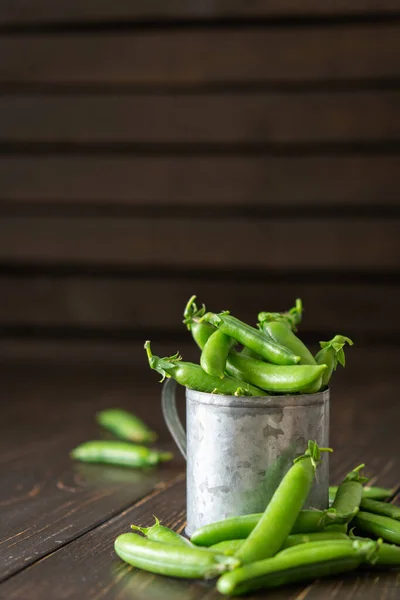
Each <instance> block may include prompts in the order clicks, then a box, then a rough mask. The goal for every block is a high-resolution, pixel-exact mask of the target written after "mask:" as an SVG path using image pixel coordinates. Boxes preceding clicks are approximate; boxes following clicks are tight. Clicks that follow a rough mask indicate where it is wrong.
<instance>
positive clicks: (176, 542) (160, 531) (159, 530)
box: [131, 517, 194, 548]
mask: <svg viewBox="0 0 400 600" xmlns="http://www.w3.org/2000/svg"><path fill="white" fill-rule="evenodd" d="M154 518H155V521H156V522H155V523H154V525H152V526H151V527H139V526H138V525H131V529H133V530H134V531H140V533H142V534H143V535H144V536H146V538H147V539H148V540H151V541H152V542H162V543H164V544H170V545H172V546H186V547H188V546H189V547H190V548H194V545H193V544H191V543H190V542H189V540H187V539H186V538H184V537H183V536H182V535H179V533H176V531H173V530H172V529H170V528H169V527H165V526H164V525H161V523H160V521H159V519H157V517H154Z"/></svg>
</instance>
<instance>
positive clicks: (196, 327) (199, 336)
mask: <svg viewBox="0 0 400 600" xmlns="http://www.w3.org/2000/svg"><path fill="white" fill-rule="evenodd" d="M195 300H196V296H192V297H191V298H189V300H188V303H187V304H186V307H185V310H184V312H183V322H184V324H185V325H186V327H187V328H188V330H189V331H190V332H191V334H192V337H193V339H194V341H195V342H196V344H197V345H198V347H199V348H200V350H203V348H204V346H205V345H206V342H207V340H208V338H209V337H210V336H211V335H212V334H213V333H214V331H216V328H215V327H214V326H213V325H210V323H206V322H202V323H200V319H201V317H203V316H204V314H205V312H206V307H205V306H204V304H203V305H202V307H201V308H198V306H197V304H196V302H195Z"/></svg>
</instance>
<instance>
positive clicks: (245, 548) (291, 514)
mask: <svg viewBox="0 0 400 600" xmlns="http://www.w3.org/2000/svg"><path fill="white" fill-rule="evenodd" d="M324 451H331V449H330V448H319V446H318V445H317V444H316V443H315V442H312V441H309V442H308V448H307V450H306V452H305V453H304V454H303V455H302V456H299V457H298V458H296V459H295V460H294V461H293V463H294V464H293V466H292V467H291V468H290V469H289V471H288V472H287V473H286V475H285V476H284V478H283V479H282V481H281V483H280V485H279V487H278V488H277V490H276V491H275V493H274V495H273V496H272V499H271V501H270V503H269V504H268V506H267V508H266V509H265V512H264V513H263V516H262V517H261V519H260V520H259V522H258V523H257V525H256V527H255V528H254V529H253V531H252V532H251V533H250V535H249V537H248V538H247V539H246V540H245V541H244V542H243V545H242V546H241V547H240V548H239V550H238V551H237V553H236V554H235V556H236V557H237V558H238V559H239V560H240V562H242V563H250V562H254V561H257V560H262V559H264V558H268V557H270V556H273V555H274V554H275V553H276V552H278V550H279V549H280V548H281V546H282V544H283V543H284V541H285V539H286V538H287V536H288V535H289V533H290V532H291V530H292V528H293V526H294V524H295V522H296V519H297V517H298V516H299V513H300V511H301V509H302V507H303V505H304V503H305V501H306V500H307V497H308V495H309V493H310V490H311V487H312V484H313V481H314V477H315V473H316V469H317V465H318V464H319V462H320V460H321V452H324Z"/></svg>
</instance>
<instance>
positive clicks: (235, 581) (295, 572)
mask: <svg viewBox="0 0 400 600" xmlns="http://www.w3.org/2000/svg"><path fill="white" fill-rule="evenodd" d="M378 547H379V544H378V543H377V542H374V541H372V540H366V541H364V542H362V541H359V540H353V541H352V540H337V541H330V542H313V543H309V544H302V545H301V546H297V547H295V548H289V549H287V550H283V551H282V552H278V554H277V555H276V556H274V557H273V558H267V559H264V560H259V561H256V562H253V563H251V564H246V565H244V566H242V567H239V568H238V569H235V570H234V571H232V572H231V573H225V574H224V575H221V577H220V578H219V579H218V582H217V590H218V591H219V592H220V593H221V594H226V595H229V596H239V595H242V594H246V593H248V592H252V591H255V590H258V589H263V588H270V587H279V586H281V585H286V584H291V583H297V582H299V581H309V580H313V579H318V578H320V577H324V576H331V575H334V574H336V573H344V572H347V571H352V570H354V569H356V568H357V567H358V566H360V565H361V564H362V563H363V562H365V561H366V560H373V557H374V555H376V553H377V551H378Z"/></svg>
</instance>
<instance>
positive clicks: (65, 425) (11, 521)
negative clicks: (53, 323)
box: [0, 369, 182, 596]
mask: <svg viewBox="0 0 400 600" xmlns="http://www.w3.org/2000/svg"><path fill="white" fill-rule="evenodd" d="M90 372H91V375H90V374H89V373H90ZM18 373H19V375H21V371H15V370H13V369H10V370H9V371H8V372H4V373H2V377H1V379H2V384H1V390H2V396H3V398H6V399H7V403H5V405H6V407H7V415H6V416H4V420H3V421H2V423H3V425H2V426H1V428H0V431H1V436H0V510H1V515H2V517H1V525H0V580H3V579H4V578H7V577H9V576H10V575H12V574H13V573H15V572H16V571H19V570H20V569H21V568H25V567H26V566H27V565H29V564H30V563H32V562H35V561H37V560H39V559H40V558H41V557H42V556H45V555H46V554H48V553H49V552H52V551H53V550H55V549H56V548H59V547H61V546H62V545H64V544H66V543H68V542H69V541H71V540H72V539H74V538H75V537H77V536H78V535H81V534H82V533H83V532H84V531H88V530H90V529H91V528H93V527H94V526H96V525H98V524H99V523H102V522H104V521H105V520H107V519H108V518H110V516H112V515H114V514H117V513H118V512H120V511H121V510H122V509H123V508H125V507H127V506H129V505H131V504H132V503H134V502H136V501H137V500H138V499H139V498H141V497H143V496H145V495H148V494H151V493H152V492H153V491H154V489H160V486H161V487H163V486H164V485H165V482H167V481H170V480H173V479H174V478H176V477H177V476H178V475H179V473H180V471H181V469H182V463H181V462H180V461H179V459H178V457H177V460H176V461H175V462H174V463H170V464H165V465H164V466H162V467H161V468H157V469H154V470H150V471H147V472H146V471H140V470H134V469H124V468H110V467H102V466H99V465H85V464H80V463H73V462H72V461H71V459H70V458H69V454H68V453H69V451H70V450H71V449H72V448H74V447H75V446H76V445H77V444H78V443H81V442H82V441H85V440H86V439H93V438H94V439H96V438H99V437H100V438H102V437H104V435H105V434H104V432H101V431H100V430H99V428H98V427H97V426H96V425H95V423H94V414H95V412H96V411H97V410H99V409H101V408H105V407H110V406H112V405H115V403H118V405H122V406H125V407H126V408H128V407H129V408H130V405H131V402H132V398H134V397H135V393H138V392H139V390H141V392H142V394H143V393H145V394H146V392H145V390H144V389H143V384H141V382H140V381H139V382H135V380H134V379H133V380H132V378H128V379H127V377H126V374H125V375H124V374H120V376H119V377H118V376H117V377H116V378H115V376H114V377H112V376H110V374H108V376H107V375H106V374H105V373H103V374H97V375H95V373H94V372H93V370H90V369H89V371H88V372H87V373H86V374H83V373H82V372H79V371H77V370H75V371H74V372H72V371H70V373H69V376H68V375H67V373H66V372H65V371H64V372H62V371H60V370H58V371H57V369H55V370H53V372H48V373H47V375H44V373H43V372H42V374H41V375H40V374H39V373H38V372H35V370H33V369H27V370H25V371H24V376H23V378H22V379H20V378H19V376H18ZM121 375H122V377H121ZM100 382H101V383H100ZM148 391H149V388H147V394H146V397H147V398H148V399H149V400H150V399H151V400H152V401H153V400H155V397H154V396H157V392H159V388H158V387H157V386H156V385H154V387H153V389H152V390H150V396H149V395H148ZM148 406H149V405H148ZM135 410H136V412H138V413H139V414H141V415H142V416H143V418H145V419H146V420H148V422H149V424H152V425H153V426H155V428H156V429H157V430H159V431H160V432H161V434H162V439H164V440H165V437H166V436H165V429H164V427H163V426H162V422H161V414H159V413H158V414H157V415H156V418H155V419H154V416H153V417H151V416H149V415H148V414H147V413H148V412H150V411H146V405H144V406H142V407H140V406H137V407H136V409H135ZM152 412H154V411H152ZM146 414H147V416H146ZM161 444H162V442H161ZM166 446H169V447H170V446H171V443H169V444H166ZM0 596H1V590H0Z"/></svg>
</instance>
